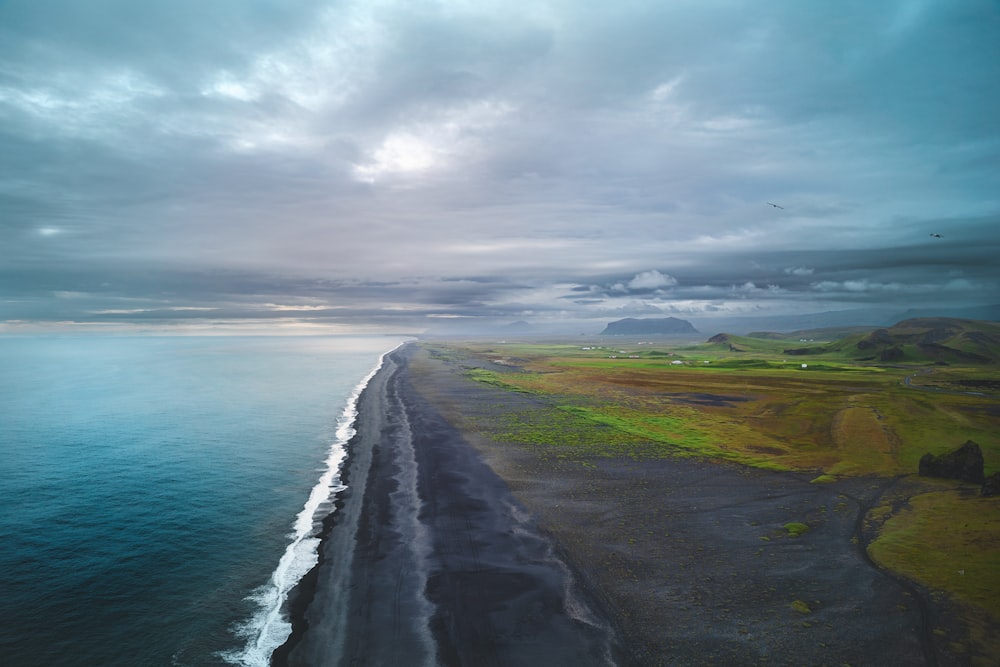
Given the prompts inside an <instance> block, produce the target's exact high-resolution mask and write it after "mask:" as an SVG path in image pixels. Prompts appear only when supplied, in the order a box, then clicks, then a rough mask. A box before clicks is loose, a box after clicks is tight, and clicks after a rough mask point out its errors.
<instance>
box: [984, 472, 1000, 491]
mask: <svg viewBox="0 0 1000 667" xmlns="http://www.w3.org/2000/svg"><path fill="white" fill-rule="evenodd" d="M979 495H981V496H1000V472H995V473H993V474H992V475H990V476H989V477H987V478H986V481H985V482H983V488H981V489H980V490H979Z"/></svg>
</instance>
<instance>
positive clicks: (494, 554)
mask: <svg viewBox="0 0 1000 667" xmlns="http://www.w3.org/2000/svg"><path fill="white" fill-rule="evenodd" d="M462 371H463V367H462V366H461V364H460V363H457V362H454V361H449V360H446V359H438V358H434V357H432V356H431V355H430V354H428V352H427V351H426V349H424V348H421V347H420V345H419V344H414V343H410V344H408V345H406V346H404V347H403V348H400V349H398V350H396V351H395V352H393V353H391V354H390V355H387V358H386V364H385V365H384V366H383V369H382V370H380V371H379V373H377V374H376V376H375V377H374V378H373V379H372V381H371V382H370V383H369V385H368V387H366V389H365V391H364V392H363V393H362V396H361V397H360V398H359V403H358V423H357V426H356V428H357V433H356V435H355V436H354V438H353V439H352V441H351V445H350V451H349V455H348V459H347V461H346V462H345V465H344V470H343V473H342V477H343V479H344V480H345V484H347V485H348V487H349V490H348V491H346V492H344V494H343V496H342V501H343V503H344V505H343V507H340V506H338V509H337V512H335V513H334V514H333V515H331V517H330V518H329V519H330V525H329V526H327V524H326V522H324V532H325V536H324V539H323V544H322V545H321V547H320V549H321V556H320V558H321V561H320V564H319V565H318V566H317V567H316V568H315V569H314V571H311V572H310V573H309V574H308V575H307V577H306V578H304V579H303V580H302V582H301V585H300V586H299V587H297V588H296V590H295V591H294V594H293V596H292V597H290V602H289V609H290V610H291V612H292V615H293V628H294V629H293V635H292V637H290V638H289V642H287V643H286V645H285V646H283V647H281V648H280V649H279V650H278V651H276V652H275V655H274V657H273V658H272V664H275V665H285V664H289V665H315V664H334V665H336V664H389V665H391V664H409V665H416V664H429V665H430V664H441V665H480V664H482V665H515V664H531V663H530V662H525V660H526V659H528V658H527V656H529V655H530V656H531V660H534V661H536V662H537V661H539V660H542V658H545V656H546V652H547V655H548V658H546V659H545V660H544V662H547V663H548V664H573V665H588V664H602V665H604V664H618V665H703V664H714V663H718V664H727V665H758V664H762V663H765V662H766V663H767V664H770V665H798V664H845V663H846V664H856V665H858V664H907V665H940V666H942V667H944V666H950V665H961V664H964V663H963V662H962V656H958V655H955V654H953V653H951V652H949V651H948V650H947V647H944V646H941V645H940V642H936V641H934V639H933V638H932V637H930V630H931V628H929V627H927V626H928V623H929V622H930V621H938V619H937V613H938V611H939V610H938V608H937V607H936V606H935V605H934V604H931V605H930V607H929V609H930V613H929V614H928V613H927V610H928V607H927V602H926V601H921V599H920V598H922V597H924V596H925V593H924V592H923V591H922V590H921V589H919V587H914V586H902V585H901V584H900V582H899V581H898V580H897V579H895V578H893V576H891V575H889V574H887V573H885V572H884V571H882V570H880V569H879V568H877V567H873V566H872V563H871V562H870V561H868V560H867V559H866V558H864V545H863V543H861V544H857V543H852V538H855V539H854V542H857V538H858V537H859V535H857V532H858V531H859V530H861V528H863V526H862V524H860V523H859V520H858V517H859V516H861V515H862V513H863V508H864V507H865V506H867V504H868V503H869V502H870V501H871V500H872V499H873V498H875V497H877V495H878V494H879V493H881V492H882V490H883V486H884V484H885V483H886V481H885V480H879V479H876V478H857V479H850V480H842V481H840V482H837V483H835V484H828V485H817V484H810V483H809V480H808V479H807V478H806V477H808V476H800V475H794V474H790V473H776V472H768V471H762V470H755V469H748V468H743V467H740V466H737V465H734V464H726V463H718V462H710V461H703V460H694V459H659V460H644V461H634V460H623V459H601V460H595V461H594V462H593V465H588V466H582V465H579V464H574V463H569V462H562V461H559V460H553V459H550V458H546V457H545V455H544V452H540V451H537V450H532V449H531V448H527V447H518V446H515V445H512V444H510V443H508V442H505V441H504V440H503V439H502V437H501V434H500V433H498V432H497V431H496V428H495V427H494V428H492V429H491V428H490V427H489V426H484V424H485V423H486V422H487V421H488V420H486V419H485V418H486V417H496V415H497V413H498V411H500V412H501V413H502V412H503V411H505V410H506V411H510V410H511V409H512V406H513V405H514V404H515V403H523V404H525V405H530V404H531V403H532V402H533V401H538V400H539V399H537V398H536V397H532V396H528V395H523V394H511V393H510V392H503V391H502V390H499V389H496V388H493V387H489V386H486V385H483V384H482V383H475V382H472V381H470V380H468V379H467V378H465V377H463V376H462ZM407 443H408V444H407ZM407 447H409V448H410V449H409V450H407V451H411V452H412V456H411V459H412V461H411V463H412V465H414V466H415V469H413V470H408V469H407V466H408V465H411V463H408V462H407V461H406V460H404V459H405V457H403V458H401V455H400V451H403V450H406V448H407ZM411 474H412V475H415V478H414V480H412V481H415V485H413V487H412V489H411V491H410V492H409V493H411V496H407V498H408V499H409V500H408V502H409V501H412V502H416V503H417V504H418V506H419V510H418V511H419V514H414V515H412V516H413V517H419V521H418V523H419V524H421V525H422V526H424V529H425V530H426V533H424V534H423V535H424V537H423V538H421V539H423V540H424V544H423V546H421V547H419V548H416V549H413V548H409V550H407V549H406V548H403V544H402V542H401V535H402V534H403V532H405V530H404V528H401V525H400V522H399V517H400V516H402V514H404V512H403V510H402V509H401V507H400V501H401V500H403V498H402V497H401V496H400V495H399V488H400V486H401V484H402V482H401V480H404V479H409V477H408V475H411ZM414 491H416V492H417V495H416V497H414V496H412V493H413V492H414ZM394 493H395V495H393V494H394ZM411 518H412V517H411ZM793 521H803V522H807V523H808V524H809V525H810V527H811V529H810V530H809V531H808V532H807V533H805V534H803V535H800V536H797V537H795V536H791V535H789V534H788V533H787V531H785V530H784V529H783V525H784V524H786V523H789V522H793ZM411 528H412V527H411ZM512 533H513V534H518V536H519V539H520V540H521V542H523V543H522V544H519V545H517V547H518V548H517V549H515V548H513V547H512V546H511V545H510V544H509V543H508V542H509V540H508V539H507V538H506V537H505V536H509V535H510V534H512ZM412 537H413V536H412V535H411V538H412ZM418 538H419V535H418ZM355 540H356V542H355ZM411 542H413V540H412V539H411ZM416 542H420V539H417V540H416ZM526 544H529V545H530V546H526ZM518 549H520V550H518ZM332 564H338V565H339V567H334V566H333V565H332ZM540 566H544V567H542V569H541V570H538V571H536V568H537V567H540ZM421 568H423V569H422V571H421ZM338 571H339V573H340V574H336V572H338ZM560 578H561V579H560ZM337 586H341V587H342V588H340V589H338V588H337ZM560 587H562V588H560ZM338 590H340V591H349V595H348V597H349V599H346V600H345V599H344V598H343V596H341V598H340V599H338V597H337V591H338ZM400 590H402V591H403V598H406V599H402V600H401V599H400V598H399V595H400V593H399V591H400ZM555 590H562V591H565V590H570V591H571V594H569V595H566V594H565V593H563V592H560V593H558V594H554V593H553V592H552V591H555ZM407 595H408V596H409V597H408V598H407ZM525 596H527V597H525ZM553 596H554V597H553ZM407 599H408V600H409V602H407ZM577 599H579V601H580V604H581V605H582V608H583V610H584V611H583V612H581V613H578V614H577V615H576V616H574V615H573V613H572V608H573V606H574V605H575V604H576V600H577ZM386 601H388V602H386ZM421 614H423V616H421ZM928 616H929V618H928ZM338 619H339V620H338ZM421 627H426V628H430V632H431V636H432V644H433V648H432V649H429V648H428V646H427V643H426V640H427V636H426V635H425V636H421ZM390 628H391V630H390ZM337 633H340V634H339V636H340V637H347V636H349V637H350V642H349V644H350V645H347V642H346V641H345V640H338V639H337V636H338V634H337ZM338 641H339V642H340V644H339V645H338V644H337V642H338ZM332 645H337V646H339V648H333V649H332V648H331V646H332ZM393 647H395V648H393ZM397 649H403V650H406V651H408V652H409V655H416V656H419V657H420V660H417V661H414V660H407V661H404V663H398V662H393V660H394V658H393V657H392V656H398V655H400V654H399V652H398V650H397ZM529 651H530V653H529ZM539 656H541V657H539Z"/></svg>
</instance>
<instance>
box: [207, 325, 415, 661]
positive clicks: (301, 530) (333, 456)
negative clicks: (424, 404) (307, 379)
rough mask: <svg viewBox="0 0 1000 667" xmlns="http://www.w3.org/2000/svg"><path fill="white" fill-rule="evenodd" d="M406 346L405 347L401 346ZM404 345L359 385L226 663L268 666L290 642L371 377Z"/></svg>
mask: <svg viewBox="0 0 1000 667" xmlns="http://www.w3.org/2000/svg"><path fill="white" fill-rule="evenodd" d="M400 345H402V343H401V344H400ZM398 347H399V346H397V347H396V348H393V350H389V351H388V352H385V353H383V354H382V355H381V356H380V357H379V359H378V363H376V364H375V367H374V368H373V369H372V370H371V371H370V372H369V373H368V374H367V375H366V376H365V377H364V379H362V380H361V382H359V383H358V384H357V385H356V386H355V387H354V390H353V392H352V393H351V395H350V397H348V399H347V405H346V406H344V411H343V413H342V414H341V415H340V418H339V419H338V420H337V431H336V435H335V438H334V441H333V443H332V444H331V445H330V453H329V455H328V456H327V459H326V468H325V470H324V472H323V474H322V475H321V476H320V478H319V480H318V481H317V482H316V485H315V486H313V488H312V491H311V492H310V493H309V499H308V500H307V501H306V503H305V505H304V506H303V508H302V511H301V512H299V513H298V515H297V516H296V518H295V524H294V530H293V532H292V534H291V542H290V543H289V545H288V546H287V547H286V548H285V553H284V554H283V555H282V556H281V559H280V560H279V561H278V566H277V567H276V568H275V570H274V573H273V574H272V575H271V579H270V581H268V583H267V584H265V585H264V586H262V587H260V588H259V589H257V590H256V591H254V593H253V594H251V595H250V597H249V598H248V599H249V600H251V601H252V602H254V603H256V604H257V605H258V610H257V612H256V613H254V614H253V616H252V617H251V618H250V619H249V620H247V621H246V622H245V623H242V624H240V625H239V626H238V627H237V628H236V634H237V636H239V637H240V638H242V639H245V640H246V644H245V646H244V647H243V648H242V649H239V650H235V651H228V652H224V653H221V654H220V656H219V657H221V658H222V659H223V660H225V661H226V662H228V663H230V664H233V665H240V666H241V667H268V665H270V662H271V654H272V653H273V652H274V650H275V649H276V648H278V647H279V646H281V645H282V644H284V643H285V641H286V640H287V639H288V637H289V636H290V635H291V633H292V625H291V623H290V622H289V620H288V618H287V617H286V614H285V610H284V606H285V602H286V601H287V600H288V594H289V592H290V591H291V590H292V589H293V588H294V587H295V586H296V584H298V583H299V581H301V579H302V577H304V576H305V575H306V573H308V572H309V571H310V570H311V569H312V568H313V567H315V566H316V564H317V563H318V562H319V545H320V539H319V537H318V534H319V531H320V528H321V525H322V521H323V519H324V518H325V517H326V516H329V514H330V512H333V511H335V506H334V504H333V502H332V501H333V500H334V499H335V498H336V496H337V494H339V493H341V492H343V491H344V490H345V489H346V488H347V487H346V486H345V485H343V484H342V483H341V477H340V471H341V466H342V465H343V463H344V460H345V459H346V458H347V443H348V442H350V440H351V438H353V437H354V435H355V433H356V431H355V428H354V424H355V421H356V419H357V416H358V399H359V398H360V397H361V392H363V391H364V389H365V387H367V386H368V383H369V382H371V379H372V378H373V377H375V374H376V373H378V371H379V370H380V369H381V368H382V364H383V362H384V361H385V357H386V356H387V355H388V354H391V353H392V352H393V351H395V349H398Z"/></svg>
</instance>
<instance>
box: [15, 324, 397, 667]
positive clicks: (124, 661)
mask: <svg viewBox="0 0 1000 667" xmlns="http://www.w3.org/2000/svg"><path fill="white" fill-rule="evenodd" d="M399 342H400V340H399V339H390V338H385V337H375V338H349V337H282V338H269V337H92V336H77V337H37V338H14V337H8V338H2V337H0V664H3V665H7V666H20V665H46V666H55V665H74V666H79V665H171V664H174V665H218V664H227V662H228V663H237V664H239V663H243V664H263V661H264V660H266V657H267V655H269V651H270V650H271V649H272V648H273V645H274V644H275V643H277V642H280V640H281V639H282V638H283V632H284V628H283V621H282V620H281V618H280V614H278V606H279V605H280V602H281V599H280V598H281V595H282V594H283V592H284V591H285V590H287V588H288V586H289V585H290V583H294V582H289V578H291V579H294V578H296V577H298V576H301V572H302V571H304V570H305V569H306V568H307V567H308V566H309V564H310V563H311V561H310V559H311V558H314V556H315V553H314V548H315V540H313V538H312V526H314V525H315V520H314V519H315V517H314V516H313V513H314V510H317V509H318V510H319V513H322V512H323V510H324V508H326V507H327V506H328V503H327V501H328V498H327V497H326V496H327V495H329V493H330V491H331V490H332V491H333V492H335V491H336V489H337V488H338V487H337V483H338V480H337V479H336V476H335V474H334V473H335V471H332V472H331V471H329V470H327V466H328V465H331V464H332V465H334V467H336V464H337V462H338V461H339V460H340V457H341V456H342V448H341V447H340V444H341V443H342V442H343V441H344V440H345V439H346V437H348V436H349V432H348V431H349V428H348V427H349V424H347V423H346V422H347V421H349V418H350V410H348V413H347V414H345V407H351V406H352V405H353V403H352V401H353V398H352V397H356V392H357V389H358V387H359V383H360V382H362V381H363V379H364V378H365V377H366V376H367V375H368V374H369V373H370V372H371V371H372V370H373V369H374V368H375V367H376V365H377V364H378V361H379V358H380V356H381V354H382V353H384V352H386V351H388V350H390V349H392V348H393V347H395V346H396V345H397V344H398V343H399ZM324 475H325V478H324ZM318 482H319V484H318ZM317 484H318V486H317ZM311 496H312V500H311V501H310V497H311ZM320 496H322V497H320ZM310 502H311V503H312V506H311V507H310V508H309V509H308V510H307V511H306V512H305V513H304V514H305V515H308V516H304V517H299V518H298V524H296V518H297V516H298V515H299V514H300V513H303V508H304V506H305V505H306V504H307V503H310ZM290 545H294V548H290ZM279 562H280V563H281V565H280V566H279ZM276 575H277V579H278V580H280V581H279V582H278V583H276V579H275V577H276ZM261 633H263V635H264V636H263V637H261V636H260V635H261Z"/></svg>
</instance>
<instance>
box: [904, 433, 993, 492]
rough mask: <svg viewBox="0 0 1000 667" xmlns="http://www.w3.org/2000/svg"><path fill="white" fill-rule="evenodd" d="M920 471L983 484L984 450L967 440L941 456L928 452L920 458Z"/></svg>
mask: <svg viewBox="0 0 1000 667" xmlns="http://www.w3.org/2000/svg"><path fill="white" fill-rule="evenodd" d="M919 472H920V475H921V476H923V477H944V478H946V479H958V480H961V481H963V482H973V483H975V484H982V483H983V479H984V474H983V450H981V449H980V448H979V445H978V444H976V443H975V442H973V441H972V440H966V441H965V444H964V445H962V446H961V447H959V448H958V449H956V450H953V451H950V452H948V453H947V454H942V455H941V456H934V455H933V454H931V453H929V452H928V453H927V454H924V455H923V456H922V457H921V458H920V467H919Z"/></svg>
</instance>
